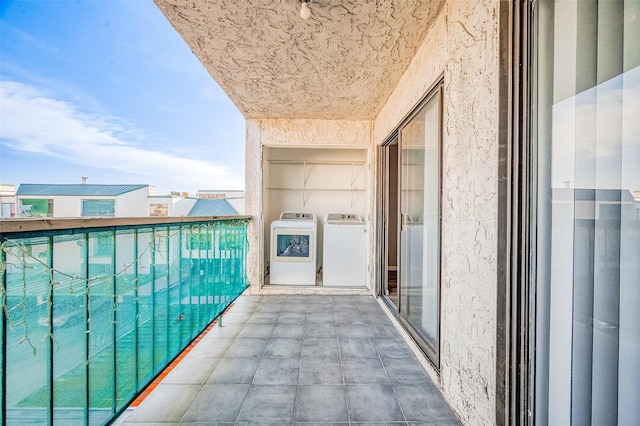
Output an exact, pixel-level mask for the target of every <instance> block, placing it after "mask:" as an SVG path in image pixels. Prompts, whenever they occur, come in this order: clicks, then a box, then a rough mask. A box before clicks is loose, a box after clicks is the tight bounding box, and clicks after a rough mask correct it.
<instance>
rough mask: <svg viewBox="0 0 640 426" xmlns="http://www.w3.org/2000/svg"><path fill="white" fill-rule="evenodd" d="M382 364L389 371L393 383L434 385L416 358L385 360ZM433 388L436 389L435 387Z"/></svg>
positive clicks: (388, 374)
mask: <svg viewBox="0 0 640 426" xmlns="http://www.w3.org/2000/svg"><path fill="white" fill-rule="evenodd" d="M382 364H383V365H384V368H385V370H387V376H389V380H390V381H391V383H398V384H418V383H432V381H431V378H430V377H429V375H428V374H427V372H426V371H424V368H422V365H420V363H419V362H418V360H417V359H415V358H383V359H382ZM433 387H434V389H435V385H433Z"/></svg>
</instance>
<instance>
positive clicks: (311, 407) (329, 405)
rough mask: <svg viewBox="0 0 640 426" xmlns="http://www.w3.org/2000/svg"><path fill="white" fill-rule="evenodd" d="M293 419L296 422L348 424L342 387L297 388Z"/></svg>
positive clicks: (314, 386) (316, 386)
mask: <svg viewBox="0 0 640 426" xmlns="http://www.w3.org/2000/svg"><path fill="white" fill-rule="evenodd" d="M293 419H294V420H295V421H297V422H348V421H349V416H348V414H347V404H346V399H345V389H344V386H342V385H338V386H327V385H311V386H298V395H297V397H296V406H295V412H294V415H293Z"/></svg>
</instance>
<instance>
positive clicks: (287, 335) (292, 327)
mask: <svg viewBox="0 0 640 426" xmlns="http://www.w3.org/2000/svg"><path fill="white" fill-rule="evenodd" d="M303 336H304V324H293V323H292V324H288V323H282V324H280V323H278V324H276V325H275V327H273V331H272V332H271V338H272V339H274V338H283V339H302V337H303Z"/></svg>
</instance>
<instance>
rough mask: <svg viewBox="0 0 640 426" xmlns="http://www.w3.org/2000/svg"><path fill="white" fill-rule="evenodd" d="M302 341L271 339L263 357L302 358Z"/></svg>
mask: <svg viewBox="0 0 640 426" xmlns="http://www.w3.org/2000/svg"><path fill="white" fill-rule="evenodd" d="M301 352H302V339H273V338H272V339H269V342H268V343H267V347H266V348H265V350H264V354H263V355H262V356H263V357H265V358H300V354H301Z"/></svg>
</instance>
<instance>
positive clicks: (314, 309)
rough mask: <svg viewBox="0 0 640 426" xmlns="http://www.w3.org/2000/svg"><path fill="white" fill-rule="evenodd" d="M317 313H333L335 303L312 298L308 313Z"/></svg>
mask: <svg viewBox="0 0 640 426" xmlns="http://www.w3.org/2000/svg"><path fill="white" fill-rule="evenodd" d="M316 313H333V305H332V304H331V303H315V302H313V300H310V301H309V304H308V305H307V314H316Z"/></svg>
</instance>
